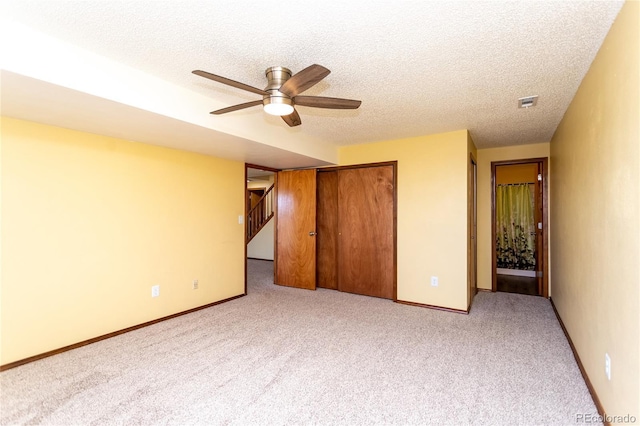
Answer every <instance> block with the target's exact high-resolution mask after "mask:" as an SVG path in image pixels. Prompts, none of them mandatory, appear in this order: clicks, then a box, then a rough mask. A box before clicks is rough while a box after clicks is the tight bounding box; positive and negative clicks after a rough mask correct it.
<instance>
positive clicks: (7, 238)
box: [0, 118, 244, 364]
mask: <svg viewBox="0 0 640 426" xmlns="http://www.w3.org/2000/svg"><path fill="white" fill-rule="evenodd" d="M1 158H2V169H1V170H2V193H1V194H2V208H1V209H2V237H1V243H2V248H3V254H4V256H3V257H2V285H1V292H2V301H1V303H2V305H1V308H2V312H1V322H2V325H1V339H2V340H1V343H2V348H1V353H0V363H1V364H6V363H10V362H13V361H16V360H20V359H23V358H26V357H29V356H32V355H37V354H40V353H43V352H46V351H49V350H53V349H57V348H60V347H63V346H65V345H69V344H73V343H76V342H79V341H82V340H86V339H89V338H93V337H96V336H99V335H102V334H105V333H109V332H112V331H115V330H120V329H123V328H126V327H129V326H133V325H136V324H140V323H143V322H146V321H150V320H153V319H156V318H160V317H163V316H166V315H170V314H173V313H176V312H181V311H184V310H187V309H190V308H194V307H197V306H202V305H205V304H208V303H211V302H215V301H218V300H222V299H225V298H229V297H232V296H236V295H239V294H242V293H243V292H244V259H243V256H244V247H243V243H244V237H243V226H242V225H240V224H238V215H242V214H243V210H244V201H243V193H244V164H242V163H238V162H234V161H228V160H220V159H216V158H213V157H208V156H205V155H199V154H193V153H188V152H183V151H177V150H171V149H167V148H160V147H155V146H150V145H144V144H140V143H133V142H128V141H124V140H119V139H114V138H108V137H103V136H97V135H93V134H88V133H82V132H77V131H71V130H66V129H61V128H56V127H51V126H46V125H41V124H35V123H31V122H26V121H20V120H15V119H10V118H2V157H1ZM193 279H198V280H199V289H198V290H192V280H193ZM154 284H159V285H160V297H158V298H151V286H152V285H154Z"/></svg>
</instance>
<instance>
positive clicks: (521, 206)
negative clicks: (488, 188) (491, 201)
mask: <svg viewBox="0 0 640 426" xmlns="http://www.w3.org/2000/svg"><path fill="white" fill-rule="evenodd" d="M535 232H536V224H535V219H534V212H533V192H532V191H531V188H530V186H529V184H526V183H524V184H517V185H498V188H497V190H496V251H497V253H496V254H497V257H498V262H497V263H498V268H507V269H520V270H526V271H533V270H535V268H536V257H535Z"/></svg>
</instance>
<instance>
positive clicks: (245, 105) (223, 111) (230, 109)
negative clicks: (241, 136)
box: [210, 100, 262, 115]
mask: <svg viewBox="0 0 640 426" xmlns="http://www.w3.org/2000/svg"><path fill="white" fill-rule="evenodd" d="M258 105H262V101H261V100H260V101H251V102H245V103H243V104H238V105H233V106H230V107H227V108H222V109H217V110H215V111H211V112H210V114H215V115H220V114H226V113H227V112H233V111H238V110H239V109H245V108H249V107H252V106H258Z"/></svg>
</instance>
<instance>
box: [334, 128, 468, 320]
mask: <svg viewBox="0 0 640 426" xmlns="http://www.w3.org/2000/svg"><path fill="white" fill-rule="evenodd" d="M468 148H469V146H468V141H467V131H466V130H460V131H456V132H450V133H442V134H437V135H430V136H422V137H417V138H409V139H400V140H392V141H383V142H377V143H371V144H364V145H354V146H347V147H342V148H340V152H339V159H340V164H341V165H349V164H363V163H374V162H381V161H394V160H396V161H398V169H397V173H398V176H397V177H398V189H397V191H398V218H397V221H398V231H397V232H398V277H397V279H398V299H399V300H403V301H408V302H415V303H422V304H428V305H434V306H441V307H447V308H452V309H459V310H466V309H467V162H468V159H469V153H468V152H469V151H468ZM431 276H437V277H438V278H439V286H438V287H432V286H431V284H430V278H431Z"/></svg>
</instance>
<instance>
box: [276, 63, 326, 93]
mask: <svg viewBox="0 0 640 426" xmlns="http://www.w3.org/2000/svg"><path fill="white" fill-rule="evenodd" d="M330 72H331V71H329V70H328V69H327V68H325V67H323V66H322V65H318V64H313V65H310V66H308V67H307V68H305V69H303V70H302V71H300V72H299V73H297V74H295V75H294V76H292V77H291V78H290V79H289V80H287V81H286V82H285V83H284V84H283V85H282V86H281V87H280V89H278V90H280V92H281V93H284V94H285V95H287V96H289V97H294V96H296V95H297V94H298V93H302V92H304V91H305V90H307V89H308V88H310V87H311V86H313V85H315V84H316V83H318V82H319V81H320V80H322V79H323V78H325V77H326V76H328V75H329V73H330Z"/></svg>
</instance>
